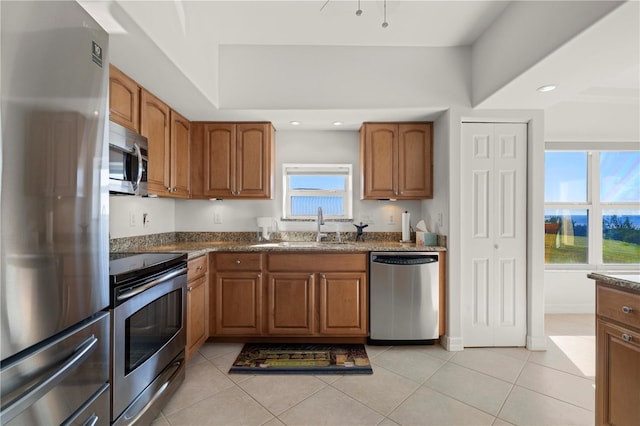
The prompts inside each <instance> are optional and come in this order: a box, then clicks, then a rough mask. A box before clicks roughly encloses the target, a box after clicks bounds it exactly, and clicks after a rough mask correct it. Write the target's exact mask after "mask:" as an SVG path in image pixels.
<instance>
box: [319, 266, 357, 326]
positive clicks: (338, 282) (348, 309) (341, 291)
mask: <svg viewBox="0 0 640 426" xmlns="http://www.w3.org/2000/svg"><path fill="white" fill-rule="evenodd" d="M320 334H323V335H328V334H330V335H336V336H338V335H340V336H345V335H348V336H366V335H367V275H366V273H364V272H333V273H329V272H327V273H322V274H320Z"/></svg>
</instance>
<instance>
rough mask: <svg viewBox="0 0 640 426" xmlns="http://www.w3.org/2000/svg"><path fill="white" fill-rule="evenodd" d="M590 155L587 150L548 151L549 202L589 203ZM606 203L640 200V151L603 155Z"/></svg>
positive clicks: (602, 194)
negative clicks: (588, 170)
mask: <svg viewBox="0 0 640 426" xmlns="http://www.w3.org/2000/svg"><path fill="white" fill-rule="evenodd" d="M588 158H589V157H588V155H587V153H586V152H584V151H571V152H564V151H547V152H546V153H545V201H547V202H586V201H587V165H588ZM600 176H601V180H600V198H601V201H603V202H636V203H638V202H640V152H637V151H636V152H602V153H601V154H600Z"/></svg>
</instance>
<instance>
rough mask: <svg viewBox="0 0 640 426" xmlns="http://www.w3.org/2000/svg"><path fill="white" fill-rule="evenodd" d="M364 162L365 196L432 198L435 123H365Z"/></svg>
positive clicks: (361, 160)
mask: <svg viewBox="0 0 640 426" xmlns="http://www.w3.org/2000/svg"><path fill="white" fill-rule="evenodd" d="M360 164H361V198H362V199H365V200H376V199H384V198H394V199H404V200H411V199H413V200H416V199H425V198H432V197H433V125H432V123H364V124H363V125H362V127H361V129H360Z"/></svg>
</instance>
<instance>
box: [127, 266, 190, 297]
mask: <svg viewBox="0 0 640 426" xmlns="http://www.w3.org/2000/svg"><path fill="white" fill-rule="evenodd" d="M186 273H187V268H181V269H177V270H175V271H173V272H170V273H168V274H166V275H163V276H161V277H160V278H158V279H157V280H153V281H150V282H148V283H146V284H145V285H141V286H140V287H136V288H134V289H132V290H129V291H125V292H124V293H122V294H119V295H118V296H117V297H116V300H118V301H119V302H122V301H123V300H127V299H131V298H132V297H134V296H136V295H138V294H140V293H142V292H143V291H145V290H148V289H150V288H151V287H155V286H157V285H158V284H161V283H163V282H165V281H168V280H170V279H172V278H175V277H177V276H178V275H182V274H186Z"/></svg>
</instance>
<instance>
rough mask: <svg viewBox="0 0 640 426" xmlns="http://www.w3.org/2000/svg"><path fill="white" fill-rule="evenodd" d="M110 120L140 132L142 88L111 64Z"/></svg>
mask: <svg viewBox="0 0 640 426" xmlns="http://www.w3.org/2000/svg"><path fill="white" fill-rule="evenodd" d="M109 119H110V120H111V121H113V122H115V123H118V124H121V125H122V126H124V127H127V128H129V129H131V130H133V131H134V132H138V133H139V132H140V87H139V86H138V83H136V82H135V81H134V80H132V79H131V78H129V77H128V76H127V75H125V74H124V73H123V72H122V71H120V70H119V69H118V68H116V67H114V66H113V65H111V64H109Z"/></svg>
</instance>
